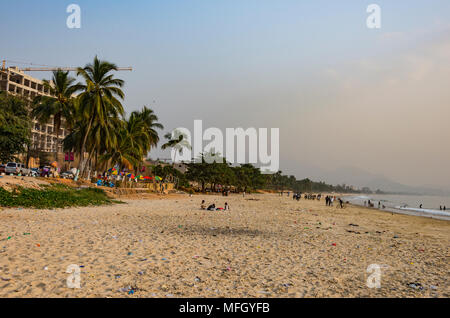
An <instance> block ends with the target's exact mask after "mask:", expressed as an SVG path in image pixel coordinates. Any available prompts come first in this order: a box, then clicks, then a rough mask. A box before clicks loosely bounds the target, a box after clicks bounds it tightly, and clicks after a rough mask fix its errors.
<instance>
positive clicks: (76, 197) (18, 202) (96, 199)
mask: <svg viewBox="0 0 450 318" xmlns="http://www.w3.org/2000/svg"><path fill="white" fill-rule="evenodd" d="M112 203H119V202H118V201H115V200H111V199H109V198H108V197H107V196H106V193H105V192H104V191H103V190H101V189H97V188H85V189H73V188H70V187H67V186H64V185H52V186H50V187H46V188H44V189H40V190H37V189H27V188H18V189H14V190H13V191H12V192H8V191H6V190H5V189H3V188H0V206H2V207H24V208H37V209H52V208H65V207H71V206H90V205H95V206H98V205H103V204H112Z"/></svg>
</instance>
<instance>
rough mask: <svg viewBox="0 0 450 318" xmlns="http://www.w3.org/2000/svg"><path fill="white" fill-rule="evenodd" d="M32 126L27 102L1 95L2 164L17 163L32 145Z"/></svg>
mask: <svg viewBox="0 0 450 318" xmlns="http://www.w3.org/2000/svg"><path fill="white" fill-rule="evenodd" d="M30 135H31V126H30V119H29V114H28V108H27V103H26V101H25V100H23V99H21V98H19V97H15V96H11V95H7V94H6V93H4V92H2V93H0V162H4V163H6V162H8V161H15V160H16V155H18V154H20V153H25V152H26V149H27V146H28V145H29V144H30Z"/></svg>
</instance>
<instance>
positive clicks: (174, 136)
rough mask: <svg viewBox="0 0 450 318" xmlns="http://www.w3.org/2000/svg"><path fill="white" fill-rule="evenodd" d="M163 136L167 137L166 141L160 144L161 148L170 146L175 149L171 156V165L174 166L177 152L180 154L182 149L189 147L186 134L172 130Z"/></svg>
mask: <svg viewBox="0 0 450 318" xmlns="http://www.w3.org/2000/svg"><path fill="white" fill-rule="evenodd" d="M164 138H166V139H167V142H166V143H165V144H164V145H162V146H161V149H162V150H165V149H167V148H172V149H174V150H175V154H174V158H173V166H174V167H175V162H176V156H177V153H179V154H180V155H182V154H183V149H185V148H186V149H191V145H190V144H189V141H188V140H187V136H186V135H185V134H184V133H182V132H180V131H179V130H174V131H173V133H167V134H165V135H164Z"/></svg>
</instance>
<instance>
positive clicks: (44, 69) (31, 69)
mask: <svg viewBox="0 0 450 318" xmlns="http://www.w3.org/2000/svg"><path fill="white" fill-rule="evenodd" d="M8 62H13V63H14V61H8ZM17 63H19V64H31V65H32V63H21V62H17ZM19 69H20V70H21V71H23V72H52V71H57V70H61V71H69V72H76V71H77V70H78V67H56V66H52V67H23V68H19ZM4 70H6V60H3V61H2V71H4ZM117 70H118V71H132V70H133V68H132V67H118V68H117Z"/></svg>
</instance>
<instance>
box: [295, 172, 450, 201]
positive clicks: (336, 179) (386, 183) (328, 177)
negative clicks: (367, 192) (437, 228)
mask: <svg viewBox="0 0 450 318" xmlns="http://www.w3.org/2000/svg"><path fill="white" fill-rule="evenodd" d="M298 177H299V178H303V177H305V178H306V177H308V178H311V179H312V180H322V181H325V182H326V183H330V184H334V185H336V184H346V185H353V186H355V187H358V188H362V187H369V188H370V189H371V190H372V191H375V190H377V189H380V190H382V191H384V192H393V193H404V194H424V195H442V196H447V195H450V189H438V188H435V187H432V186H423V187H416V186H408V185H405V184H401V183H398V182H395V181H392V180H390V179H388V178H386V177H384V176H380V175H376V174H372V173H370V172H367V171H364V170H362V169H359V168H354V167H342V168H339V169H336V170H329V171H326V170H324V169H320V168H317V167H311V166H309V167H302V169H300V173H299V174H298Z"/></svg>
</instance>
